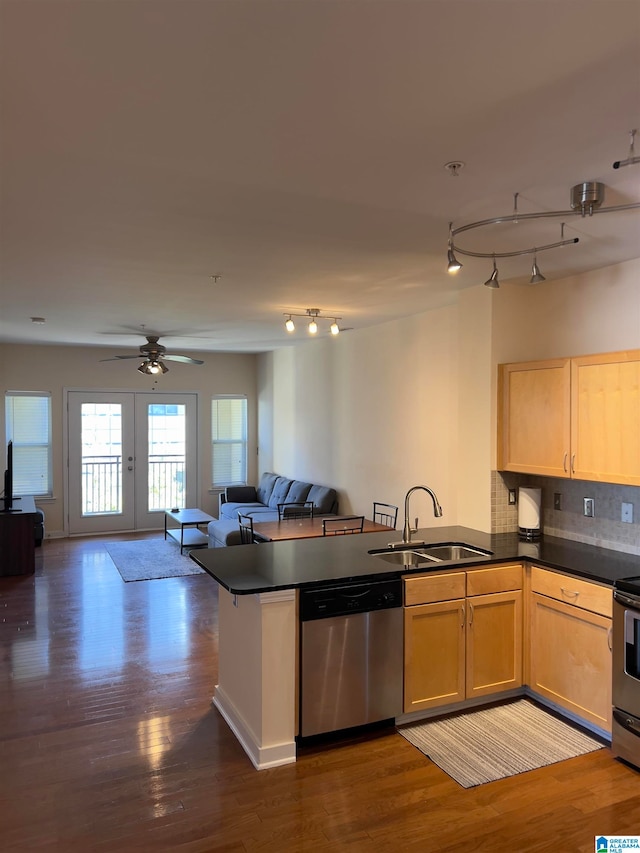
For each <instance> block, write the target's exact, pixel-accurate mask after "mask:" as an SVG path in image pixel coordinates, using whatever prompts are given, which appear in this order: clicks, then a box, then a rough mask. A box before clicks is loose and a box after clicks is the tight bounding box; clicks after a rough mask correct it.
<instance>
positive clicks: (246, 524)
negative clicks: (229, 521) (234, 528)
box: [238, 512, 256, 545]
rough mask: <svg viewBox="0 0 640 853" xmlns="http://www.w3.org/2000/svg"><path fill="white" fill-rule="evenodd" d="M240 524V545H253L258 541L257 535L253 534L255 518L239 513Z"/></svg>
mask: <svg viewBox="0 0 640 853" xmlns="http://www.w3.org/2000/svg"><path fill="white" fill-rule="evenodd" d="M238 524H239V525H240V544H241V545H252V544H253V543H254V542H255V541H256V540H255V533H254V532H253V518H252V517H251V516H250V515H243V514H242V513H241V512H239V513H238Z"/></svg>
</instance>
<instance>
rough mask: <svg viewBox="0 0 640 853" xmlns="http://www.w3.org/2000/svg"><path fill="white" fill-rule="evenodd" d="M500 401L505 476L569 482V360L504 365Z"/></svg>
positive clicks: (500, 441) (501, 459) (500, 459)
mask: <svg viewBox="0 0 640 853" xmlns="http://www.w3.org/2000/svg"><path fill="white" fill-rule="evenodd" d="M498 399H499V403H498V405H499V411H498V468H499V470H501V471H519V472H522V473H526V474H541V475H544V476H548V477H569V476H570V473H569V462H570V457H569V450H570V441H571V414H570V406H571V365H570V361H569V359H568V358H563V359H556V360H554V361H530V362H524V363H522V364H501V365H500V372H499V398H498Z"/></svg>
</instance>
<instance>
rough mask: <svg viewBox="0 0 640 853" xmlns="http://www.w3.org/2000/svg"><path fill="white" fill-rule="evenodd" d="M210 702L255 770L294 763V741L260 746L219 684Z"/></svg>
mask: <svg viewBox="0 0 640 853" xmlns="http://www.w3.org/2000/svg"><path fill="white" fill-rule="evenodd" d="M212 702H213V704H214V705H215V707H216V708H217V709H218V711H220V713H221V714H222V716H223V717H224V719H225V720H226V722H227V725H228V726H229V728H230V729H231V731H232V732H233V733H234V735H235V736H236V738H237V739H238V741H239V742H240V746H241V747H242V748H243V749H244V751H245V752H246V753H247V755H248V756H249V758H250V760H251V763H252V764H253V766H254V767H255V768H256V770H267V769H268V768H270V767H280V766H281V765H283V764H293V763H295V760H296V744H295V741H291V743H280V744H274V745H273V746H267V747H264V746H260V744H259V743H258V740H257V738H256V736H255V734H254V733H253V731H252V730H251V728H250V727H249V726H248V725H247V724H246V723H245V721H244V720H243V719H242V717H241V716H240V714H238V712H237V711H236V709H235V708H234V706H233V704H232V703H231V701H230V700H229V697H228V696H227V695H226V694H225V692H224V690H222V689H221V687H220V685H219V684H216V690H215V694H214V696H213V699H212Z"/></svg>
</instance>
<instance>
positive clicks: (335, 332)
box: [329, 320, 340, 335]
mask: <svg viewBox="0 0 640 853" xmlns="http://www.w3.org/2000/svg"><path fill="white" fill-rule="evenodd" d="M329 331H330V332H331V334H332V335H339V334H340V326H339V325H338V323H337V321H336V320H334V321H333V323H332V324H331V325H330V326H329Z"/></svg>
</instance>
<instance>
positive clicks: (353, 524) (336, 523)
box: [322, 515, 364, 536]
mask: <svg viewBox="0 0 640 853" xmlns="http://www.w3.org/2000/svg"><path fill="white" fill-rule="evenodd" d="M363 528H364V515H340V516H336V517H335V518H323V519H322V535H323V536H341V535H343V534H345V533H362V530H363Z"/></svg>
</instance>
